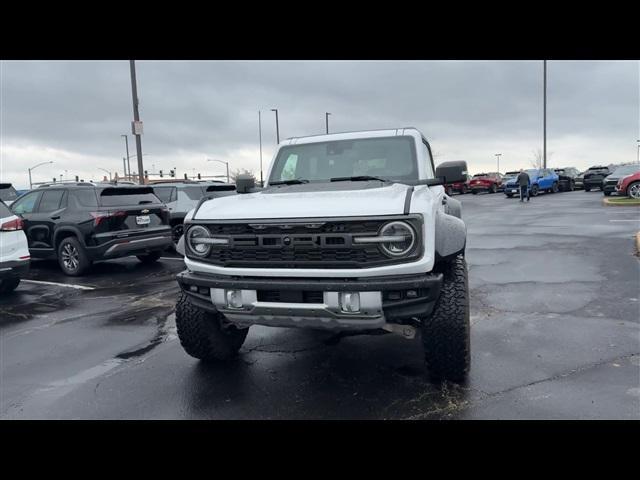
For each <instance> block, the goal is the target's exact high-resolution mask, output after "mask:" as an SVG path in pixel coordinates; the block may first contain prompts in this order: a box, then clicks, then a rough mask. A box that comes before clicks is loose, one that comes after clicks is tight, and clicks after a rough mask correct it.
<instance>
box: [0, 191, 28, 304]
mask: <svg viewBox="0 0 640 480" xmlns="http://www.w3.org/2000/svg"><path fill="white" fill-rule="evenodd" d="M30 259H31V257H30V255H29V247H28V245H27V237H26V236H25V234H24V232H23V231H22V219H21V218H20V217H17V216H16V215H14V214H13V213H12V212H11V210H9V208H7V206H6V205H5V203H4V202H3V201H1V200H0V294H3V293H10V292H12V291H13V290H15V289H16V287H17V286H18V284H19V283H20V276H21V275H22V274H24V273H25V272H26V271H27V270H28V268H29V261H30Z"/></svg>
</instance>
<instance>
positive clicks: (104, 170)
mask: <svg viewBox="0 0 640 480" xmlns="http://www.w3.org/2000/svg"><path fill="white" fill-rule="evenodd" d="M98 170H102V171H103V172H107V173H108V174H109V181H111V172H110V171H109V170H106V169H104V168H100V167H98Z"/></svg>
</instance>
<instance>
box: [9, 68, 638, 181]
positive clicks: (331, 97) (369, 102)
mask: <svg viewBox="0 0 640 480" xmlns="http://www.w3.org/2000/svg"><path fill="white" fill-rule="evenodd" d="M136 65H137V76H138V96H139V99H140V116H141V120H142V121H143V122H144V135H143V136H142V149H143V153H145V154H147V155H145V157H144V161H145V169H148V170H151V169H152V168H153V167H154V166H155V169H156V170H160V169H162V170H163V171H165V172H168V171H169V169H171V168H173V167H177V170H178V175H179V176H182V175H183V174H184V173H185V172H186V173H188V174H189V175H191V174H192V173H193V172H196V173H197V172H200V173H202V174H203V175H205V174H206V175H215V174H223V173H224V166H223V165H221V164H218V163H214V162H209V163H207V162H206V159H207V158H212V159H219V160H224V161H228V162H229V163H230V164H231V168H232V169H235V168H247V169H250V170H253V171H255V172H256V174H257V175H258V176H259V144H258V110H262V141H263V161H264V169H265V171H266V168H267V165H268V163H269V161H270V160H271V156H272V155H273V152H274V147H275V138H276V132H275V119H274V114H273V112H271V111H270V109H271V108H278V111H279V119H280V138H281V139H283V138H287V137H291V136H304V135H311V134H318V133H322V132H324V128H325V123H324V122H325V121H324V118H325V117H324V113H325V112H331V113H332V115H331V116H330V117H329V127H330V130H331V131H333V132H337V131H350V130H362V129H377V128H396V127H404V126H415V127H417V128H418V129H420V130H421V131H422V132H423V133H424V134H425V136H426V137H427V139H428V140H429V141H430V143H431V146H432V150H433V151H434V154H436V155H437V158H436V163H439V162H442V161H446V160H460V159H463V160H466V161H467V162H468V164H469V168H470V170H471V172H473V173H475V172H479V171H495V170H496V161H495V156H494V154H495V153H502V157H501V160H500V170H501V171H502V172H504V171H506V170H513V169H517V168H520V167H524V168H529V167H530V166H531V162H532V160H533V158H534V153H533V152H534V151H535V150H536V149H541V148H542V118H543V117H542V62H532V61H468V62H461V61H411V62H407V61H375V62H373V61H367V62H361V61H339V62H333V61H305V62H302V61H285V62H281V61H253V62H248V61H237V62H229V61H224V62H221V61H202V62H191V61H189V62H183V61H177V62H166V61H153V62H147V61H139V62H136ZM639 103H640V62H636V61H626V62H624V61H617V62H585V61H575V62H564V61H551V62H548V103H547V109H548V111H547V122H548V123H547V135H548V146H547V149H548V152H549V153H550V156H549V157H548V159H549V165H550V166H576V167H578V168H581V169H583V168H586V167H588V166H590V165H592V164H598V163H605V164H606V163H617V162H632V161H635V160H636V152H637V142H636V141H637V140H638V139H639V138H640V106H639ZM132 115H133V114H132V105H131V83H130V76H129V62H128V61H109V62H105V61H73V62H68V61H65V62H51V61H29V62H15V61H2V62H1V64H0V167H1V179H2V180H3V181H9V182H12V183H14V185H16V186H17V187H23V188H24V187H26V186H28V175H27V168H28V167H30V166H33V165H35V164H37V163H39V162H43V161H50V160H52V161H53V162H54V163H53V164H52V165H45V166H41V167H39V168H38V169H36V170H35V171H34V172H33V180H34V182H36V181H44V180H51V178H52V177H53V176H56V177H58V178H60V174H63V175H64V174H65V170H66V171H67V176H68V178H72V177H73V176H74V175H79V176H80V177H81V178H84V179H85V180H89V179H96V180H97V179H101V178H102V175H104V172H102V171H101V170H100V168H104V169H107V170H110V171H112V172H115V171H118V172H119V173H120V174H121V173H122V157H123V156H124V155H125V148H124V139H123V138H122V137H120V135H121V134H124V133H129V134H130V133H131V126H130V122H131V120H132V118H133V117H132ZM129 150H130V152H131V155H132V156H133V155H134V154H135V142H134V139H133V136H131V135H130V136H129ZM132 170H137V167H136V163H135V158H132Z"/></svg>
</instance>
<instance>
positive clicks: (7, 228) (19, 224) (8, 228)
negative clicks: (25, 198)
mask: <svg viewBox="0 0 640 480" xmlns="http://www.w3.org/2000/svg"><path fill="white" fill-rule="evenodd" d="M23 226H24V222H23V220H22V219H21V218H14V219H13V220H9V221H8V222H4V223H3V224H2V225H0V231H2V232H15V231H16V230H22V228H23Z"/></svg>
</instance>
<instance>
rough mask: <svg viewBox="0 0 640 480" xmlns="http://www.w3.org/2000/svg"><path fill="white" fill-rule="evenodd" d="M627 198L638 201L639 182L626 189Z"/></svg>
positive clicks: (639, 193) (639, 194)
mask: <svg viewBox="0 0 640 480" xmlns="http://www.w3.org/2000/svg"><path fill="white" fill-rule="evenodd" d="M627 196H629V197H631V198H635V199H640V182H634V183H632V184H631V185H629V188H627Z"/></svg>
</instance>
